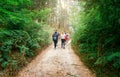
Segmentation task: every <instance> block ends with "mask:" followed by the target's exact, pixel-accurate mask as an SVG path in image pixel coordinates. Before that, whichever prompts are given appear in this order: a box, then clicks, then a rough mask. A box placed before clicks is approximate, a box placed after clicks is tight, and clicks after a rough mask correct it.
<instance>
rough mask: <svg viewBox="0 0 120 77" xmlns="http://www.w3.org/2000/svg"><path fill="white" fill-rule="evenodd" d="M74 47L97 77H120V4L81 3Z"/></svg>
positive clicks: (104, 0)
mask: <svg viewBox="0 0 120 77" xmlns="http://www.w3.org/2000/svg"><path fill="white" fill-rule="evenodd" d="M80 6H81V7H83V8H84V9H82V11H81V12H80V14H79V18H80V21H79V25H77V28H76V29H75V33H74V38H73V46H75V47H76V46H77V48H78V50H79V53H80V55H81V56H82V59H83V61H84V62H85V63H86V65H88V66H89V67H90V68H91V69H92V70H93V71H97V72H96V73H97V76H98V77H120V72H119V70H120V0H81V1H80Z"/></svg>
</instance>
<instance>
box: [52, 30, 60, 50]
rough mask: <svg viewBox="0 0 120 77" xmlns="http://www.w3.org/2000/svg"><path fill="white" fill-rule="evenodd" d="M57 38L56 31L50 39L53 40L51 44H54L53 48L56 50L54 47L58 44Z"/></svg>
mask: <svg viewBox="0 0 120 77" xmlns="http://www.w3.org/2000/svg"><path fill="white" fill-rule="evenodd" d="M58 36H59V33H58V32H57V30H56V31H55V32H54V33H53V35H52V39H53V42H54V48H55V49H56V46H57V42H58Z"/></svg>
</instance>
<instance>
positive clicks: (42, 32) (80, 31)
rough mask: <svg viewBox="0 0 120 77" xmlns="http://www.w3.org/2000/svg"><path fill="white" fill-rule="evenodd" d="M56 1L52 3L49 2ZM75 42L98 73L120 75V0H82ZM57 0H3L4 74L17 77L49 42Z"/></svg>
mask: <svg viewBox="0 0 120 77" xmlns="http://www.w3.org/2000/svg"><path fill="white" fill-rule="evenodd" d="M51 1H53V2H52V4H49V2H51ZM78 1H79V4H80V5H79V6H80V7H82V10H81V11H80V13H79V15H78V16H77V18H78V20H79V22H78V23H79V24H78V25H74V27H75V31H74V33H73V41H72V45H73V47H74V48H77V49H78V50H77V51H78V53H79V54H80V57H81V58H82V60H83V61H84V62H85V64H86V65H87V66H88V67H89V68H90V69H92V70H93V72H95V73H96V74H97V77H120V72H119V70H120V40H119V39H120V0H78ZM55 2H56V1H55V0H0V77H1V76H4V77H13V76H15V75H17V73H18V72H17V71H19V70H20V69H21V68H22V67H23V66H25V65H26V64H27V63H29V58H30V57H33V56H35V55H36V54H37V53H38V52H37V51H36V49H38V48H42V47H43V46H46V45H48V44H49V39H48V38H49V32H47V31H46V27H47V20H48V16H49V14H50V12H51V9H50V8H49V6H51V8H52V7H53V6H54V5H55Z"/></svg>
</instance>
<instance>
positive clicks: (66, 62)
mask: <svg viewBox="0 0 120 77" xmlns="http://www.w3.org/2000/svg"><path fill="white" fill-rule="evenodd" d="M17 77H95V75H94V74H92V73H91V72H90V70H89V69H88V68H87V67H86V66H85V65H84V64H83V63H82V62H81V60H80V58H79V57H78V56H77V55H76V54H75V53H74V51H73V50H72V48H71V45H70V44H68V45H67V46H66V48H65V49H62V48H61V47H60V42H59V43H58V46H57V48H56V49H54V48H53V44H52V45H51V46H49V47H48V48H47V49H45V50H44V51H42V53H40V54H39V55H38V56H37V57H36V58H35V59H34V60H33V61H32V62H31V63H30V64H29V65H28V66H27V67H26V68H24V69H23V70H22V71H20V72H19V74H18V76H17Z"/></svg>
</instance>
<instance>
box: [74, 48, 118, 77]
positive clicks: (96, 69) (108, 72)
mask: <svg viewBox="0 0 120 77" xmlns="http://www.w3.org/2000/svg"><path fill="white" fill-rule="evenodd" d="M72 48H73V50H74V51H75V53H76V54H77V55H78V56H79V57H80V59H81V61H82V62H83V63H84V64H85V65H86V66H87V67H88V68H89V69H90V70H91V71H92V73H95V74H96V76H97V77H119V75H118V71H116V69H111V68H110V67H111V66H109V65H108V67H103V66H102V65H97V66H96V65H94V62H95V59H93V58H90V53H81V52H79V51H78V47H77V46H72Z"/></svg>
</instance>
